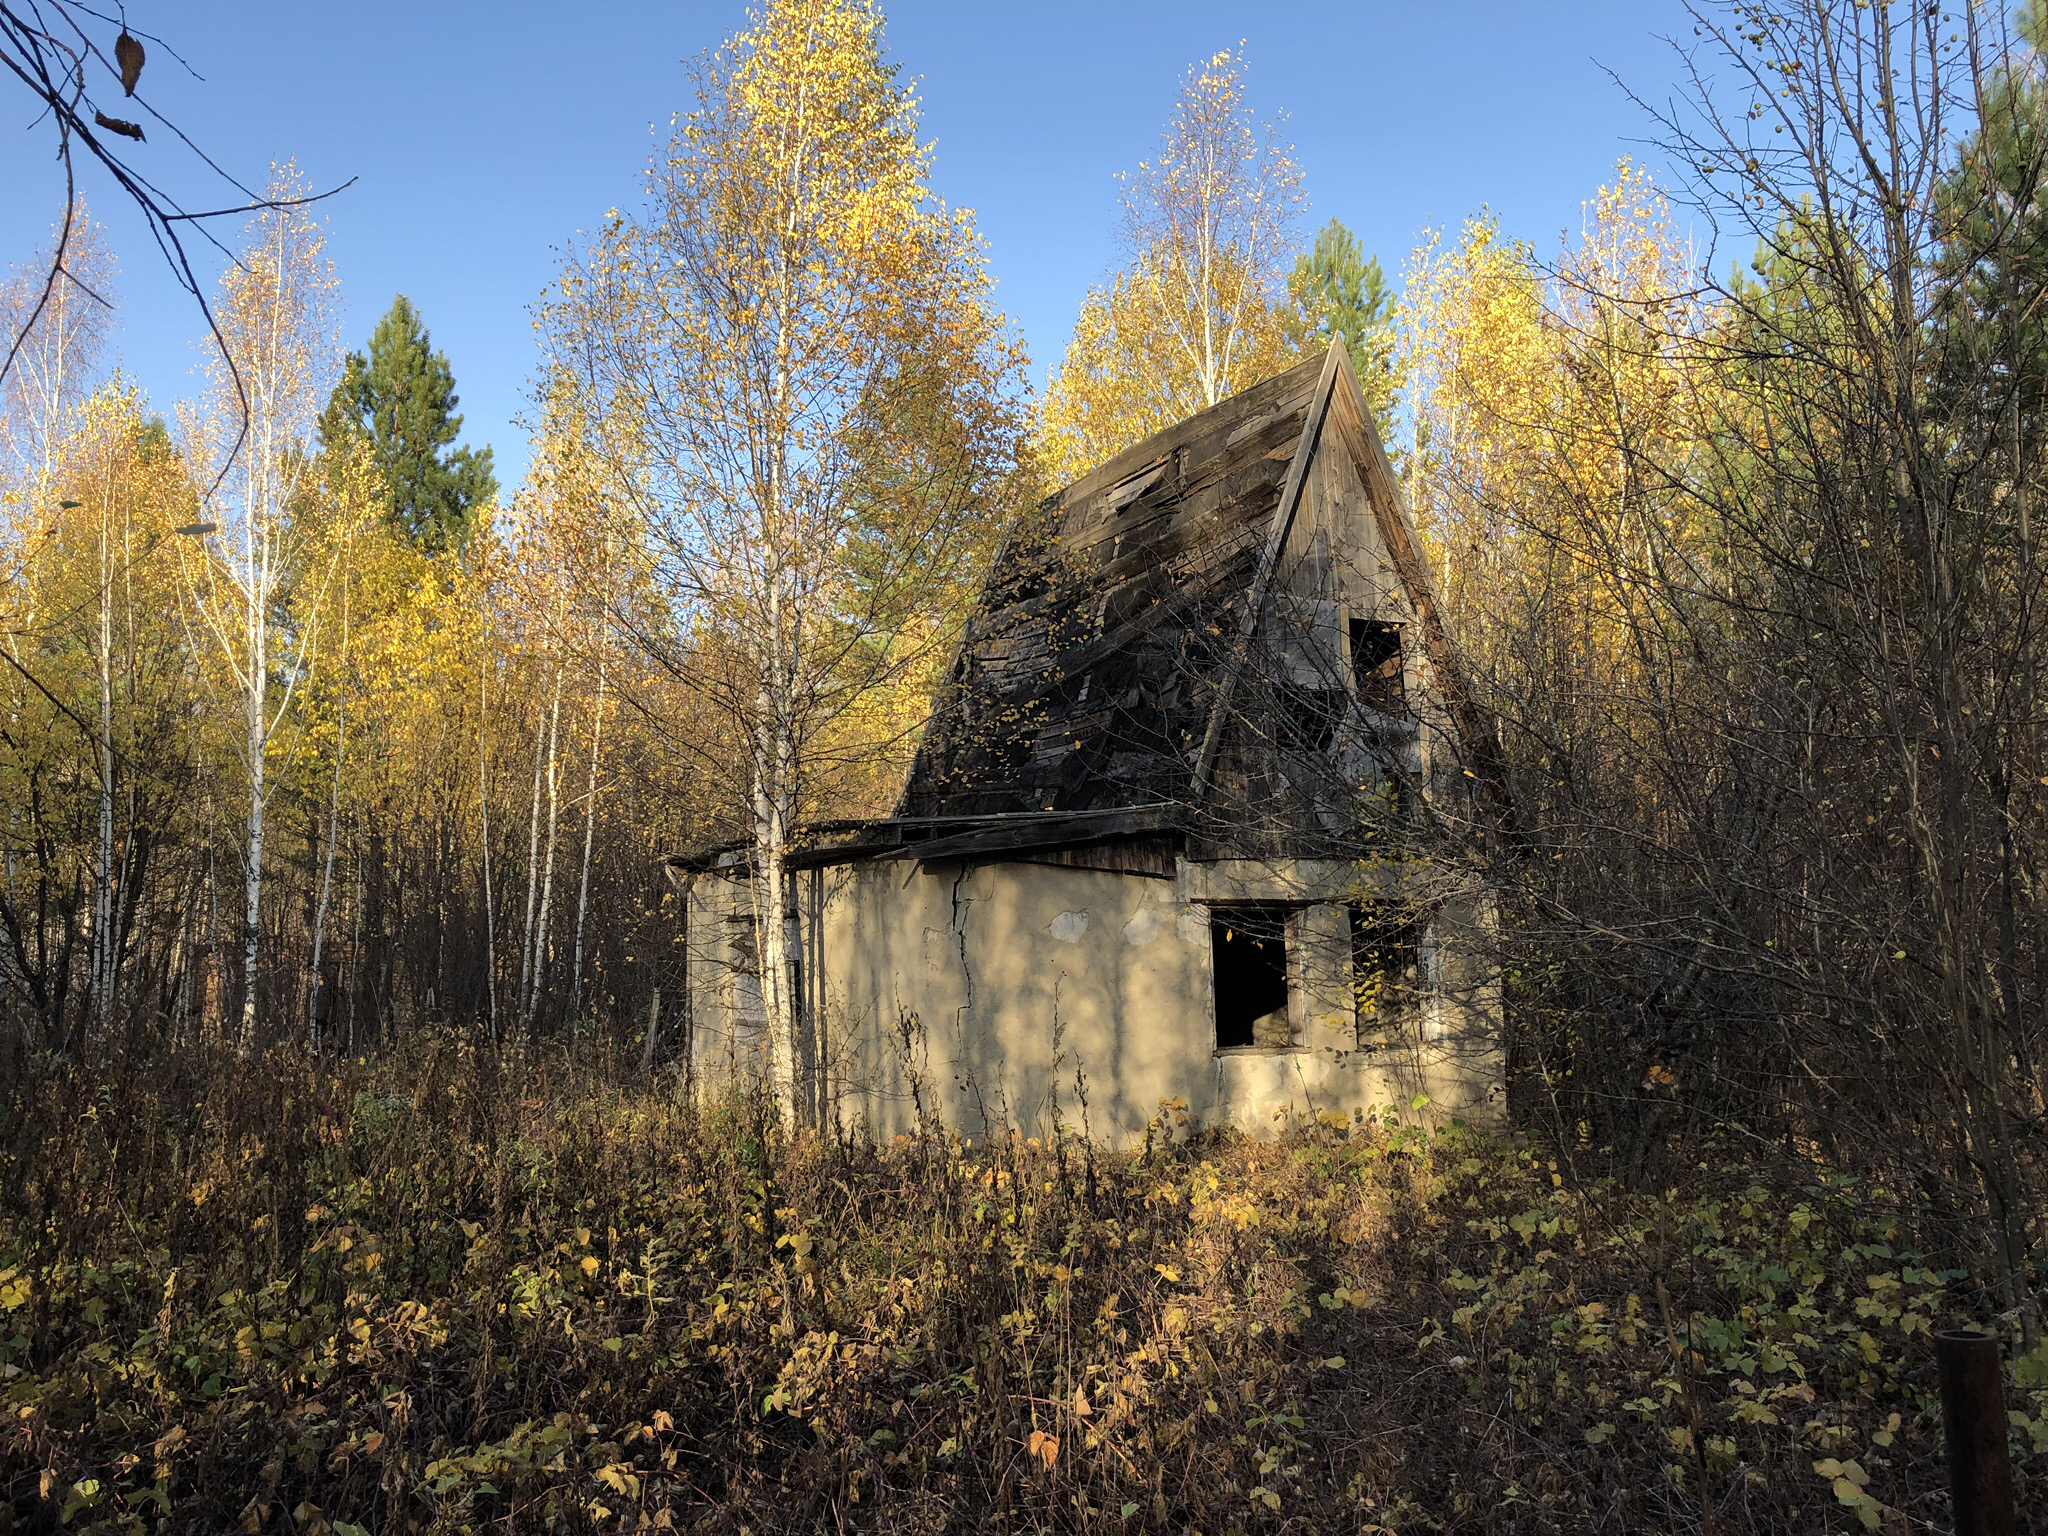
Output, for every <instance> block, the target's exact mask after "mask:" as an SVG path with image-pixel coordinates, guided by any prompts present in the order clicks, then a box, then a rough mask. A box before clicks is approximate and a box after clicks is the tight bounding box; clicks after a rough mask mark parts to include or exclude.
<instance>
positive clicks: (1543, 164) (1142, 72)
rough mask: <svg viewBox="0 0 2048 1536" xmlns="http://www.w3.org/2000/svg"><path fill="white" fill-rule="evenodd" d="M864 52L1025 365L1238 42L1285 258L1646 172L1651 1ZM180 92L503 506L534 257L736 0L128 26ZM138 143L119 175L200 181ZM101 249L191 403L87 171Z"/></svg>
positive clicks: (1350, 15)
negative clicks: (399, 354) (407, 337)
mask: <svg viewBox="0 0 2048 1536" xmlns="http://www.w3.org/2000/svg"><path fill="white" fill-rule="evenodd" d="M887 12H888V15H889V46H890V51H891V53H892V54H893V55H894V56H895V58H896V59H897V61H898V62H899V63H900V64H901V65H902V67H903V70H904V74H905V75H906V76H908V77H916V78H917V79H918V80H919V81H920V82H921V83H920V92H921V95H922V98H923V103H924V126H925V133H926V136H927V137H928V138H930V139H931V140H933V141H934V142H935V143H936V145H937V165H936V180H937V186H938V191H939V193H940V194H941V195H942V196H943V197H945V198H946V199H947V200H948V201H949V202H952V203H954V204H957V205H961V206H965V207H970V208H973V209H974V210H975V211H976V212H977V214H978V216H979V219H980V224H981V228H982V231H983V233H984V235H985V236H986V237H987V240H988V242H989V248H990V251H989V254H990V260H991V263H992V266H993V268H994V270H995V272H996V274H997V277H998V280H999V290H998V291H999V297H1000V300H1001V302H1002V304H1003V306H1004V307H1005V309H1006V310H1007V311H1008V312H1009V314H1010V315H1011V317H1012V318H1013V319H1014V320H1015V321H1016V323H1017V324H1018V326H1019V327H1020V329H1021V330H1022V332H1023V334H1024V337H1025V339H1026V341H1027V342H1028V344H1029V346H1030V349H1031V355H1032V363H1033V374H1034V377H1035V378H1036V379H1038V380H1042V379H1043V377H1044V374H1045V370H1046V368H1047V366H1048V365H1049V364H1052V363H1056V362H1057V361H1058V358H1059V354H1060V352H1061V350H1062V348H1063V347H1064V345H1065V341H1066V337H1067V333H1068V330H1069V328H1070V327H1071V326H1072V324H1073V320H1074V316H1075V313H1076V311H1077V309H1078V307H1079V304H1080V300H1081V297H1082V294H1083V293H1084V291H1085V290H1086V288H1087V287H1088V285H1089V284H1090V283H1091V282H1093V281H1095V280H1097V279H1099V278H1100V277H1102V276H1103V275H1104V274H1105V273H1106V272H1107V270H1108V269H1109V267H1110V265H1111V262H1112V260H1113V257H1114V252H1113V248H1112V244H1111V229H1112V224H1113V221H1114V218H1115V213H1116V183H1115V175H1116V173H1117V172H1118V171H1120V170H1124V169H1127V168H1129V167H1130V166H1132V165H1134V164H1135V163H1136V162H1137V161H1138V160H1139V159H1141V158H1142V157H1144V156H1145V155H1146V154H1147V153H1148V152H1149V151H1150V150H1151V148H1152V147H1153V146H1154V144H1155V143H1156V142H1157V138H1158V133H1159V130H1160V127H1161V125H1162V124H1163V123H1164V122H1165V120H1166V118H1167V116H1168V114H1169V112H1170V111H1171V109H1172V106H1173V101H1174V97H1175V95H1176V94H1177V92H1178V90H1179V87H1180V83H1181V80H1182V78H1183V76H1184V74H1185V72H1186V70H1187V67H1188V66H1189V65H1190V64H1191V63H1193V62H1195V61H1196V60H1198V59H1200V58H1204V57H1206V56H1207V55H1209V54H1211V53H1213V52H1215V51H1216V50H1218V49H1220V48H1225V47H1230V46H1232V45H1234V44H1236V43H1237V42H1239V41H1240V40H1243V41H1244V43H1245V44H1246V52H1247V57H1248V60H1249V64H1250V79H1251V96H1252V101H1253V105H1254V107H1255V108H1256V109H1257V110H1258V111H1259V112H1260V113H1262V114H1271V113H1277V112H1283V111H1284V112H1286V113H1287V114H1288V118H1289V120H1288V124H1287V133H1288V134H1289V136H1290V137H1291V138H1292V139H1293V140H1294V142H1295V145H1296V149H1297V153H1298V157H1299V159H1300V161H1301V164H1302V166H1303V169H1304V171H1305V172H1306V175H1307V190H1308V194H1309V197H1310V199H1311V203H1312V207H1311V211H1310V214H1309V216H1308V218H1307V220H1306V221H1305V223H1304V229H1303V234H1304V237H1306V236H1307V235H1308V234H1309V233H1311V232H1312V230H1313V228H1314V227H1315V225H1317V224H1319V223H1321V222H1322V221H1323V220H1325V219H1328V218H1330V217H1332V216H1335V217H1337V218H1341V219H1343V220H1344V221H1345V222H1346V223H1347V224H1349V225H1350V226H1351V227H1352V228H1353V229H1354V230H1355V231H1357V233H1358V235H1359V236H1360V238H1361V240H1362V241H1363V242H1364V244H1365V246H1366V248H1367V249H1368V250H1372V251H1377V252H1378V253H1380V256H1381V259H1382V261H1383V262H1384V263H1385V265H1386V266H1387V268H1388V269H1389V273H1390V275H1393V274H1395V273H1397V272H1398V270H1399V268H1400V266H1401V264H1402V262H1403V261H1404V260H1405V258H1406V256H1407V253H1408V252H1409V250H1410V249H1411V248H1412V247H1413V245H1414V243H1415V239H1416V236H1417V234H1418V233H1419V232H1420V231H1421V230H1423V229H1424V228H1425V227H1428V226H1431V225H1455V224H1456V223H1458V222H1459V221H1461V220H1462V219H1464V218H1465V217H1467V216H1468V215H1470V214H1472V213H1475V212H1476V211H1478V210H1479V209H1480V208H1481V207H1483V206H1485V207H1491V208H1492V209H1494V210H1495V211H1496V212H1497V213H1498V214H1499V215H1500V217H1501V219H1502V221H1503V222H1504V224H1505V225H1506V227H1507V229H1508V230H1509V232H1510V233H1512V234H1516V235H1520V236H1524V237H1527V238H1529V239H1532V240H1535V241H1536V242H1538V244H1539V245H1541V246H1544V247H1552V246H1554V245H1555V243H1556V241H1557V239H1558V237H1559V235H1560V234H1561V233H1562V232H1563V231H1565V230H1566V229H1567V228H1573V227H1576V225H1577V223H1578V219H1579V210H1580V204H1581V202H1582V201H1583V200H1584V199H1586V198H1587V197H1589V196H1590V195H1591V194H1592V193H1593V191H1594V189H1595V188H1596V187H1598V186H1599V185H1600V184H1601V182H1602V181H1603V180H1604V179H1606V178H1607V176H1608V175H1609V174H1610V173H1611V171H1612V169H1613V166H1614V163H1615V161H1616V159H1617V158H1618V157H1619V156H1621V155H1623V154H1627V153H1633V154H1635V155H1636V156H1637V157H1638V158H1639V159H1644V160H1647V161H1649V162H1650V163H1651V164H1652V165H1653V166H1654V165H1655V164H1656V163H1657V157H1656V156H1655V154H1654V152H1653V151H1651V150H1649V149H1648V148H1647V146H1646V145H1645V144H1644V143H1643V141H1644V140H1645V139H1647V138H1649V137H1651V136H1652V129H1651V125H1650V124H1649V122H1648V121H1647V119H1646V118H1645V117H1644V116H1643V113H1642V111H1641V110H1640V109H1639V108H1637V107H1636V106H1634V105H1633V104H1632V103H1630V102H1629V100H1628V99H1627V97H1626V96H1625V95H1624V93H1623V91H1622V90H1621V89H1620V87H1619V86H1617V85H1616V84H1615V83H1614V81H1613V80H1612V79H1610V78H1609V72H1610V71H1612V72H1613V73H1614V74H1616V75H1619V76H1620V77H1621V78H1622V79H1623V80H1624V81H1626V82H1627V83H1628V85H1629V86H1631V87H1632V88H1633V89H1635V90H1636V91H1637V92H1638V93H1640V94H1642V95H1644V96H1646V97H1649V98H1651V99H1658V100H1661V99H1662V98H1663V97H1665V96H1666V95H1667V94H1668V92H1669V90H1670V89H1671V82H1672V81H1673V80H1674V79H1675V77H1676V70H1677V60H1676V57H1675V55H1674V54H1673V52H1672V50H1671V48H1670V46H1669V44H1668V43H1666V42H1664V41H1662V40H1661V38H1662V37H1665V36H1673V35H1676V36H1680V37H1683V38H1685V39H1687V40H1690V35H1691V28H1690V24H1689V22H1688V21H1687V20H1686V18H1685V16H1684V14H1683V12H1682V11H1681V10H1680V8H1679V6H1678V5H1677V4H1676V3H1675V0H1633V3H1631V0H1573V3H1566V4H1556V3H1552V4H1547V5H1533V4H1529V3H1527V0H1521V3H1501V0H1472V3H1466V4H1450V3H1438V4H1433V5H1419V4H1404V5H1393V4H1386V3H1375V0H1354V3H1351V4H1342V3H1320V0H1316V3H1311V0H1294V3H1291V4H1286V5H1274V4H1256V5H1255V4H1246V3H1242V0H1240V3H1235V4H1219V3H1208V0H1181V3H1150V0H1147V3H1127V0H1095V3H1092V4H1088V3H1071V0H1050V3H1048V0H1040V3H1036V4H1012V5H1001V6H997V5H987V4H970V3H964V0H897V3H895V4H893V5H888V6H887ZM128 15H129V17H130V19H131V23H132V24H133V25H135V26H137V27H142V28H147V29H149V30H150V31H155V32H161V33H162V34H163V35H164V36H165V37H166V39H167V40H168V41H169V42H171V43H172V44H173V45H174V46H175V47H176V48H177V50H178V51H179V52H180V53H181V54H182V55H183V56H184V58H185V59H186V61H187V62H188V63H189V64H190V65H191V66H192V68H193V70H195V71H197V73H198V74H199V75H201V76H203V77H204V79H203V80H198V79H194V78H192V77H191V76H190V75H188V74H187V73H186V72H185V71H184V70H182V69H180V68H179V66H178V65H177V63H176V62H175V61H173V60H172V59H170V58H169V57H167V56H166V55H165V54H164V53H163V52H162V50H158V51H157V52H156V53H155V54H154V55H153V56H152V58H151V60H150V63H149V66H148V71H147V74H146V75H145V77H144V85H145V92H146V94H148V95H149V96H150V97H151V98H152V100H153V102H154V103H155V104H156V105H157V107H158V109H159V110H161V111H163V112H164V113H165V114H166V115H167V116H169V117H171V118H173V120H175V121H177V122H178V123H179V124H180V126H181V127H183V128H184V129H185V130H186V131H187V132H188V133H189V134H190V135H191V136H192V138H193V139H194V140H196V141H197V142H198V143H200V144H201V145H203V146H204V147H206V148H207V149H208V150H209V151H210V152H211V153H212V154H213V155H214V157H215V158H216V159H218V160H220V161H221V162H222V163H223V164H224V165H226V166H227V167H228V168H230V169H231V170H233V171H235V172H236V173H238V174H239V175H241V176H242V177H243V178H244V179H246V180H253V181H257V182H260V181H261V180H262V179H263V178H264V176H265V174H266V172H267V168H268V166H269V164H270V163H271V162H272V161H273V160H282V159H284V158H286V157H289V156H296V157H297V159H298V161H299V163H300V165H301V166H302V167H303V168H304V169H305V170H306V171H307V172H308V173H309V174H310V175H311V176H312V177H313V178H314V180H315V181H316V182H318V183H319V184H321V185H327V186H331V185H334V184H337V183H339V182H342V181H345V180H347V179H348V178H349V177H351V176H353V177H356V178H357V181H356V184H355V186H354V187H352V188H351V189H350V190H348V191H347V192H344V193H342V194H341V195H340V196H339V197H337V198H335V199H333V200H332V201H331V202H330V203H328V204H327V218H328V226H329V241H330V245H329V249H330V253H331V255H332V256H333V258H334V260H335V262H336V265H337V267H338V269H339V273H340V277H341V281H342V289H343V293H344V296H345V299H346V304H347V311H346V328H345V339H346V340H347V341H348V343H349V344H350V345H360V344H361V342H362V340H363V339H364V338H365V337H366V336H367V334H368V332H369V329H370V327H371V326H372V325H374V324H375V322H376V320H377V317H378V316H379V315H380V314H381V313H382V312H383V311H384V309H385V308H386V307H387V306H388V305H389V304H390V302H391V298H392V295H393V294H395V293H399V292H403V293H405V294H407V295H408V296H410V297H411V298H412V299H413V301H414V302H415V303H416V304H417V305H419V307H420V309H421V311H422V313H423V314H424V315H425V317H426V321H427V324H428V325H429V327H430V328H431V329H432V331H433V335H434V341H435V344H436V345H437V346H439V347H441V348H442V349H443V350H445V351H446V352H447V353H448V356H449V359H450V361H451V363H452V364H453V366H454V369H455V375H456V380H457V385H458V388H459V390H460V392H461V396H462V406H463V410H464V413H465V415H466V416H467V428H466V434H465V435H466V438H467V439H468V440H469V441H472V442H488V443H490V444H492V445H493V446H494V447H495V448H496V450H497V454H498V459H499V464H500V473H501V476H502V477H503V478H505V479H506V480H507V481H508V482H510V481H512V480H515V479H516V478H517V475H518V474H519V472H520V471H521V470H522V469H523V466H524V463H525V457H526V445H525V435H524V433H523V432H522V431H521V430H520V429H519V428H518V427H517V426H516V425H515V424H514V418H515V417H516V416H517V415H518V414H519V413H520V412H521V410H522V408H523V405H524V399H525V390H526V384H527V380H528V378H529V377H530V375H531V373H532V370H533V362H534V355H535V354H534V345H533V335H532V328H531V323H530V320H529V317H528V308H529V306H530V305H531V304H532V303H533V301H534V300H535V299H536V297H538V296H539V294H540V293H541V291H542V290H543V289H544V288H545V287H546V285H547V283H548V281H549V278H550V275H551V273H552V272H553V270H554V266H555V262H556V258H557V252H558V251H559V249H560V248H561V247H562V246H563V245H564V244H565V243H566V242H568V241H570V240H572V239H573V238H574V237H575V236H576V234H577V232H578V231H580V230H584V229H589V228H592V227H594V226H595V224H596V223H597V222H598V221H599V220H600V219H601V218H602V217H603V215H604V213H605V211H606V210H607V209H608V208H610V207H612V206H615V205H623V204H627V203H630V202H631V201H632V200H633V199H634V198H635V197H636V196H637V195H638V175H639V172H640V170H641V168H642V167H643V165H644V164H645V161H646V158H647V154H648V151H649V148H650V146H651V143H652V140H651V138H650V130H653V129H658V130H659V131H660V132H661V133H663V134H664V135H665V134H666V130H667V124H668V120H669V117H670V115H671V114H672V113H674V112H675V111H677V110H678V109H680V108H683V107H686V106H687V105H688V99H687V96H686V78H685V74H684V70H683V67H682V61H683V60H685V59H686V58H688V57H689V56H691V55H694V54H696V53H698V52H700V51H702V50H703V49H705V48H707V47H710V46H712V45H714V44H715V43H716V42H717V41H718V40H719V38H720V37H721V36H723V35H724V34H726V33H728V32H730V31H732V30H733V29H735V28H736V27H738V26H739V25H741V24H742V22H743V8H742V6H741V5H740V4H739V3H736V0H671V3H669V4H665V5H654V4H632V3H613V4H604V3H600V4H594V5H590V6H587V7H583V8H579V9H578V10H576V12H575V13H574V15H573V17H572V16H571V15H570V14H569V13H568V12H566V11H565V10H564V8H563V7H561V6H559V5H557V4H548V5H541V4H532V3H524V0H501V3H494V4H490V5H483V4H466V3H464V4H458V3H452V0H414V3H412V4H410V5H400V4H394V3H388V0H353V3H350V4H346V5H340V4H325V5H307V4H279V3H276V0H271V3H269V4H261V5H259V4H254V3H248V0H212V3H209V4H203V5H169V4H165V3H162V0H140V3H135V4H131V6H130V7H129V11H128ZM0 105H4V106H5V108H6V110H5V112H4V113H0V187H4V188H5V189H6V195H5V197H4V198H0V263H4V262H20V261H24V260H26V259H27V258H28V257H29V255H30V254H31V253H32V252H33V250H34V249H35V247H36V246H37V244H38V243H39V242H40V241H42V240H43V239H45V238H46V237H47V233H48V229H49V225H50V223H51V220H52V219H53V218H54V217H55V215H56V214H57V212H58V209H59V200H60V198H61V195H62V189H61V183H60V182H59V181H58V179H57V177H56V173H55V170H54V168H53V166H52V165H51V163H50V160H49V150H48V145H49V139H48V136H47V133H46V132H45V131H43V130H42V129H40V128H35V127H32V126H31V125H30V118H31V115H32V114H31V113H30V112H29V111H28V110H27V109H26V108H25V107H24V106H23V105H22V103H21V101H20V99H19V97H18V96H16V95H9V94H6V93H4V92H0ZM162 139H163V135H161V134H159V135H154V136H153V137H152V139H151V142H150V143H149V144H148V145H147V146H143V147H139V148H138V150H137V159H138V161H139V162H141V163H144V164H146V165H148V166H149V167H150V168H151V169H152V170H155V169H156V168H158V167H161V168H162V174H163V176H164V179H165V182H166V184H167V185H171V186H176V187H181V188H188V187H189V188H192V189H194V190H195V192H198V193H201V194H202V195H211V194H210V193H206V192H205V191H204V183H203V182H202V181H200V180H199V178H198V177H197V175H196V174H195V167H193V165H192V164H191V162H190V161H189V159H186V158H184V157H182V156H181V155H180V154H179V153H178V151H177V150H176V149H175V148H174V147H173V146H172V145H170V144H167V143H163V142H161V141H162ZM86 188H87V193H88V197H89V198H91V200H92V202H93V204H94V207H95V211H97V212H99V213H100V214H101V215H102V216H104V217H105V218H106V219H107V220H108V223H109V225H110V226H111V230H112V235H113V240H114V243H115V245H116V247H117V249H118V250H119V252H120V256H121V265H122V277H121V282H120V290H119V291H120V298H121V316H120V322H119V330H118V333H117V336H116V338H115V342H114V350H115V354H116V357H117V358H118V360H119V361H120V362H121V364H122V366H124V367H125V368H126V369H127V371H128V372H129V373H130V374H131V375H132V376H133V377H134V378H135V379H136V380H138V381H139V382H140V383H141V384H142V386H143V387H144V388H145V389H146V390H147V391H148V392H149V394H150V396H151V398H152V400H153V402H154V403H155V404H156V405H157V406H158V408H159V409H165V410H168V408H169V406H170V403H171V402H172V401H173V400H175V399H176V398H178V397H179V396H181V395H184V394H188V393H190V392H192V391H193V390H195V389H196V388H197V378H196V375H195V374H194V373H193V370H194V368H195V367H196V365H197V364H198V363H199V361H200V352H199V350H198V347H197V344H196V340H195V338H196V337H197V336H198V335H199V334H200V322H199V320H198V316H197V314H196V312H195V310H194V309H193V307H192V305H191V304H190V302H189V301H188V300H185V299H183V298H182V296H181V295H179V294H178V293H177V291H176V290H175V288H174V287H173V286H172V285H171V283H170V281H169V279H168V277H167V276H166V275H165V274H164V273H163V271H162V269H161V264H160V262H159V260H158V258H157V257H156V255H155V252H154V251H153V250H152V249H150V248H148V247H147V245H146V243H145V240H146V237H145V236H144V235H143V233H142V231H141V229H140V227H139V225H138V224H137V223H136V221H134V220H133V219H132V218H130V217H128V216H126V214H125V210H124V209H122V208H121V207H120V206H119V203H118V201H117V199H116V197H115V196H114V195H113V194H112V193H111V192H110V191H109V190H107V189H105V188H104V187H103V186H101V185H98V184H95V183H94V182H92V181H90V180H88V181H87V182H86Z"/></svg>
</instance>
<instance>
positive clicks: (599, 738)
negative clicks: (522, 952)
mask: <svg viewBox="0 0 2048 1536" xmlns="http://www.w3.org/2000/svg"><path fill="white" fill-rule="evenodd" d="M604 681H605V679H604V672H603V670H602V669H601V668H600V670H599V671H598V674H597V698H596V700H595V702H594V703H593V704H592V705H591V711H592V713H593V715H594V716H595V717H596V718H595V719H593V720H592V721H591V725H590V780H589V782H588V783H587V784H585V786H584V789H583V872H582V874H581V876H580V877H579V878H578V879H577V882H576V944H575V949H574V951H573V954H572V957H571V959H570V961H569V1017H570V1018H571V1019H574V1018H575V1017H576V1015H577V1013H578V1012H579V1011H580V1010H581V1009H582V1006H583V922H584V917H585V915H586V914H587V913H588V911H589V910H590V850H591V848H592V846H593V845H594V844H595V843H596V841H597V766H598V751H599V749H600V747H601V746H602V745H603V742H604Z"/></svg>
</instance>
